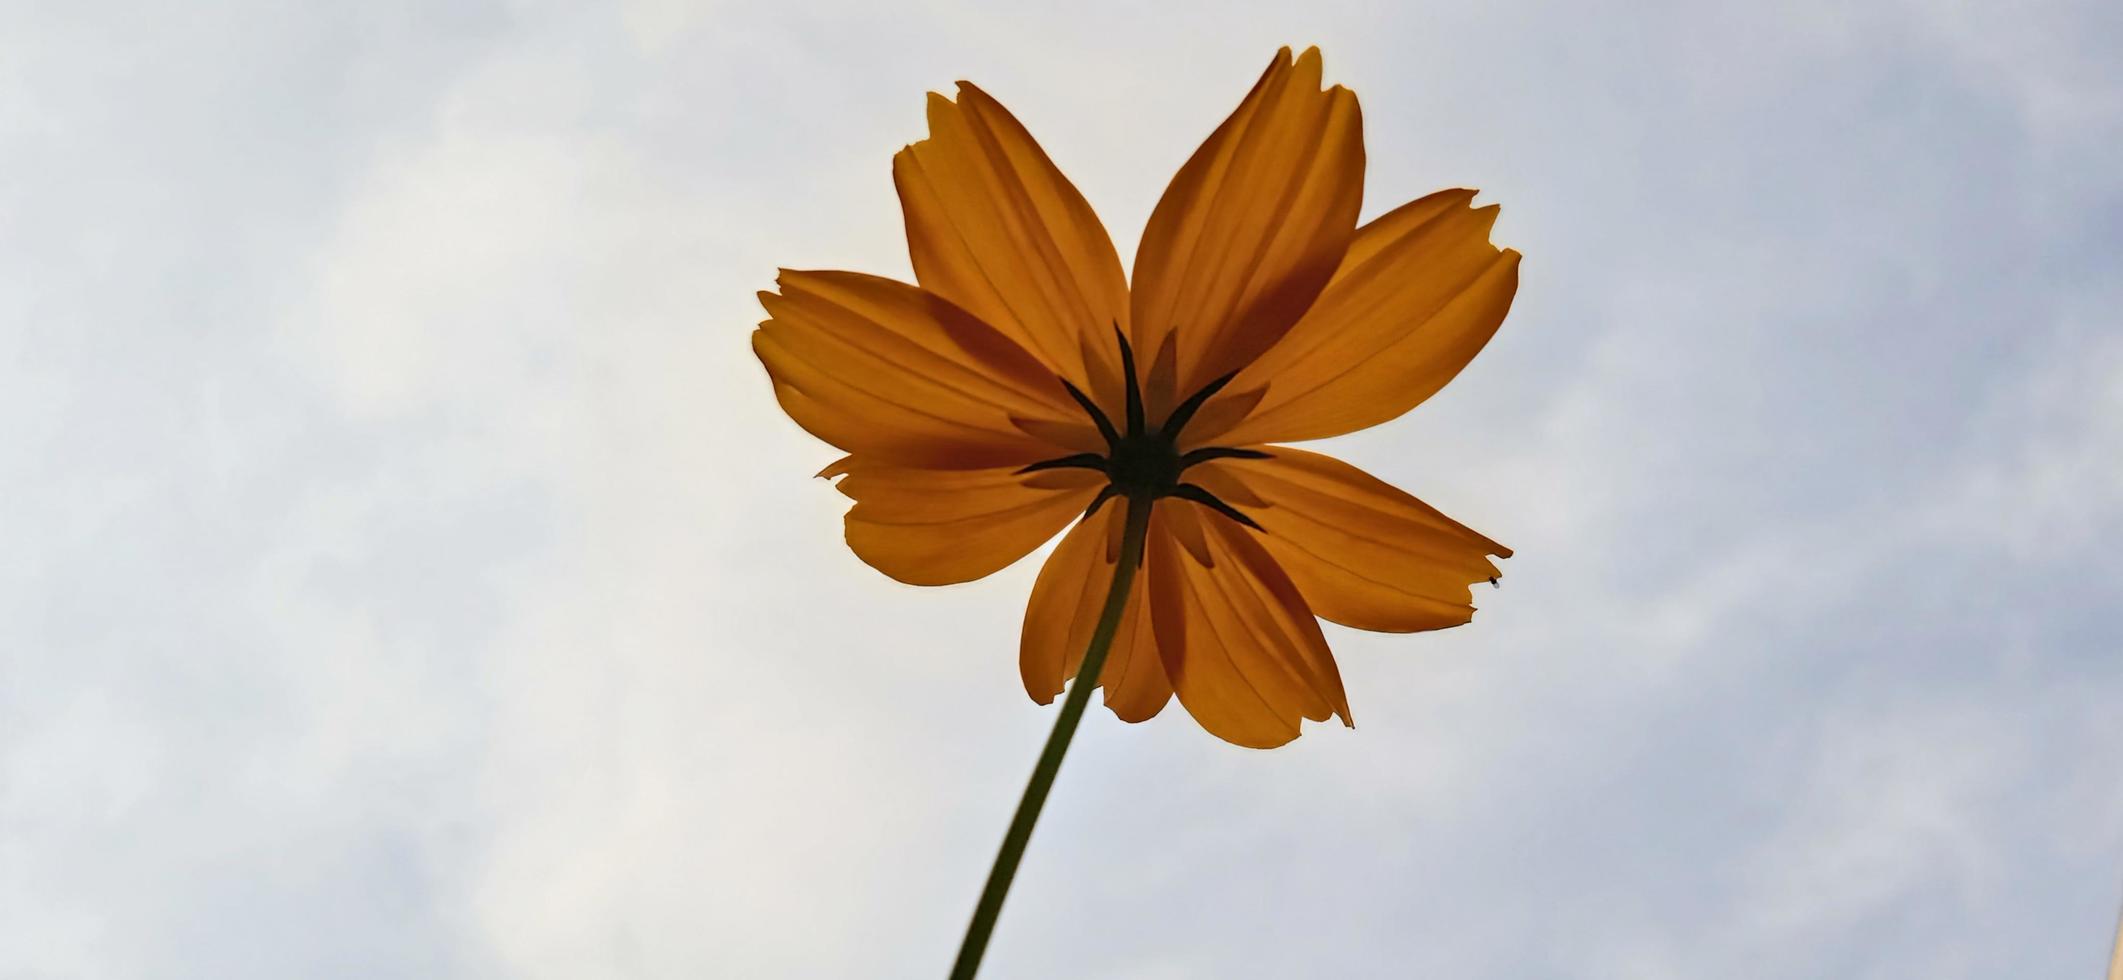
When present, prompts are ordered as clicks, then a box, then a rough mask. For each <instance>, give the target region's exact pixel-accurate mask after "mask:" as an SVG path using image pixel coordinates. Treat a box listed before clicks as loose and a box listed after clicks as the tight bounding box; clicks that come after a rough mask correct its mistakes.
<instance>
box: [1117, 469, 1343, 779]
mask: <svg viewBox="0 0 2123 980" xmlns="http://www.w3.org/2000/svg"><path fill="white" fill-rule="evenodd" d="M1165 506H1179V507H1195V506H1197V505H1195V504H1191V503H1177V502H1176V503H1172V504H1167V505H1165ZM1202 528H1203V531H1204V533H1205V537H1206V538H1207V540H1208V546H1209V551H1210V554H1211V555H1212V557H1213V558H1214V561H1215V564H1214V567H1211V566H1209V565H1205V564H1203V563H1201V562H1199V561H1197V560H1195V558H1194V556H1192V555H1191V554H1189V553H1188V552H1187V549H1186V548H1185V547H1183V546H1182V545H1181V544H1180V542H1179V541H1178V539H1177V538H1175V537H1174V536H1173V535H1170V534H1158V535H1153V536H1152V537H1151V539H1150V544H1151V550H1150V564H1149V568H1148V572H1149V579H1150V610H1151V626H1152V629H1153V631H1154V632H1155V633H1156V636H1157V649H1158V653H1159V655H1160V656H1161V657H1162V658H1163V661H1164V666H1165V675H1166V676H1167V677H1168V678H1169V679H1170V680H1171V682H1172V688H1173V690H1174V692H1176V693H1177V694H1178V695H1179V703H1180V704H1181V705H1182V706H1184V707H1185V708H1186V709H1187V713H1188V714H1191V715H1193V716H1194V719H1195V720H1196V721H1197V722H1200V723H1201V726H1202V727H1203V728H1205V729H1207V730H1208V731H1209V733H1210V734H1213V735H1215V736H1217V737H1218V738H1221V739H1224V740H1225V741H1228V742H1232V743H1234V744H1237V745H1243V746H1247V747H1250V748H1273V747H1275V746H1277V745H1281V744H1283V743H1285V742H1288V741H1290V740H1291V739H1293V738H1296V737H1297V736H1298V724H1299V719H1301V718H1309V719H1312V720H1314V721H1324V720H1326V719H1327V718H1328V717H1330V716H1333V715H1340V716H1341V717H1342V719H1343V721H1344V722H1345V723H1346V722H1347V721H1348V718H1349V708H1348V700H1347V697H1346V695H1345V694H1344V693H1343V690H1342V682H1341V676H1340V674H1339V672H1338V671H1336V669H1335V666H1334V658H1333V656H1332V655H1331V654H1329V653H1328V651H1327V642H1326V639H1325V637H1323V636H1322V635H1321V634H1320V629H1319V623H1318V622H1317V621H1315V620H1314V619H1313V617H1312V612H1311V610H1309V609H1308V608H1306V606H1305V600H1304V598H1303V597H1302V596H1301V595H1300V594H1299V592H1298V589H1297V588H1296V586H1295V585H1293V584H1292V582H1291V581H1290V579H1289V577H1288V576H1286V575H1284V574H1283V571H1282V570H1281V569H1280V568H1278V567H1277V566H1276V563H1275V561H1274V559H1273V558H1271V557H1270V556H1269V554H1268V553H1267V552H1266V551H1265V550H1263V549H1262V548H1261V545H1260V544H1259V543H1258V542H1257V541H1256V540H1255V539H1254V537H1253V532H1251V531H1248V530H1246V529H1245V528H1242V527H1239V526H1238V525H1237V524H1235V523H1233V522H1232V521H1230V520H1227V519H1225V518H1223V517H1221V516H1219V515H1214V514H1210V515H1207V516H1205V517H1204V518H1203V521H1202Z"/></svg>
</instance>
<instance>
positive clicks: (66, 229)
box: [0, 0, 2123, 980]
mask: <svg viewBox="0 0 2123 980" xmlns="http://www.w3.org/2000/svg"><path fill="white" fill-rule="evenodd" d="M1069 6H1070V7H1072V8H1073V9H1070V10H1068V11H1067V12H1063V11H1062V10H1061V9H1060V7H1061V5H1057V9H1056V10H1053V11H1044V12H1033V11H1014V12H1012V11H1005V10H1004V9H1002V8H999V7H997V6H996V5H993V4H977V3H972V2H958V3H948V2H938V3H923V4H916V5H910V6H893V7H880V6H877V5H871V4H860V3H852V2H844V3H837V4H834V5H831V6H819V7H811V8H808V9H806V8H802V7H799V6H798V5H768V4H759V3H721V2H716V0H709V2H707V3H705V4H702V3H685V2H681V0H640V2H634V3H628V4H622V5H619V6H613V7H591V6H589V5H580V4H566V3H520V4H516V3H485V2H455V0H451V2H442V3H436V2H429V0H417V2H413V0H385V2H380V3H374V4H359V5H333V6H320V5H300V4H297V5H289V4H269V3H258V4H250V5H246V4H241V3H208V4H203V5H192V4H158V3H139V4H127V3H96V2H91V3H76V4H62V3H39V2H37V0H29V2H28V3H27V4H24V3H21V2H9V3H4V4H0V978H6V980H29V978H40V980H41V978H75V977H80V978H135V977H140V978H145V977H158V978H159V977H214V978H226V977H261V978H280V977H467V978H503V977H508V978H514V977H525V978H547V977H550V978H581V977H703V976H707V977H746V978H749V977H780V976H787V977H829V978H831V977H869V976H878V977H902V976H904V977H926V976H937V975H941V973H942V972H943V969H944V967H945V965H946V964H947V963H948V961H949V959H950V956H951V953H952V951H953V950H954V949H955V947H956V944H957V941H958V938H959V935H960V932H961V930H962V928H963V925H964V920H965V917H966V915H967V913H968V912H969V911H970V909H971V906H972V902H973V899H974V897H975V894H976V891H977V889H978V886H979V883H980V879H981V877H982V875H983V874H984V873H985V871H986V869H987V866H988V862H989V860H990V858H991V857H992V855H993V849H994V845H995V842H996V841H997V840H998V838H999V836H1000V834H1001V832H1002V828H1003V826H1004V823H1005V822H1006V820H1007V819H1008V816H1009V812H1010V809H1011V808H1012V806H1013V805H1014V804H1015V801H1016V797H1017V793H1018V791H1019V789H1020V788H1021V786H1022V782H1023V779H1024V776H1025V774H1026V772H1027V771H1028V770H1029V767H1030V765H1031V762H1032V759H1033V757H1034V755H1035V753H1036V751H1037V749H1038V745H1039V743H1040V741H1041V739H1042V738H1043V737H1044V736H1045V732H1046V729H1047V727H1048V726H1049V724H1050V723H1051V721H1052V715H1053V709H1052V708H1045V709H1043V708H1039V707H1037V706H1035V705H1033V704H1031V703H1030V702H1029V701H1027V700H1026V698H1025V696H1024V694H1023V692H1022V689H1021V687H1020V685H1019V682H1018V678H1017V665H1016V652H1015V650H1016V642H1017V631H1018V623H1019V618H1020V616H1021V615H1022V611H1023V604H1024V600H1025V597H1026V595H1027V593H1028V591H1029V589H1030V586H1031V582H1032V577H1033V574H1034V572H1035V570H1036V567H1037V563H1036V560H1027V561H1025V562H1022V563H1020V564H1018V565H1016V566H1014V567H1012V568H1010V569H1008V570H1007V571H1005V572H1003V573H1001V574H999V575H996V576H994V577H993V578H991V579H988V580H984V581H982V582H979V583H975V584H972V585H967V586H959V587H953V588H947V589H926V590H924V589H914V588H910V587H905V586H901V585H898V584H896V583H893V582H891V581H889V580H887V579H885V578H884V577H883V576H881V575H879V574H877V573H875V572H873V571H871V570H870V569H869V568H867V567H866V566H864V565H862V564H861V563H860V562H859V561H857V560H856V559H855V558H854V557H853V556H852V555H851V554H850V553H848V551H847V550H846V548H845V547H844V545H843V544H842V543H841V541H840V530H839V516H840V513H841V511H842V509H843V507H844V505H845V501H844V500H843V499H842V498H841V497H840V496H839V495H838V494H835V493H834V492H832V490H831V489H830V488H829V487H828V486H827V485H826V484H825V483H823V482H821V481H817V480H813V479H811V478H810V476H809V475H810V474H811V473H813V472H814V471H816V470H817V469H818V468H819V467H820V466H821V465H823V464H824V463H826V462H828V461H830V460H831V459H833V458H834V457H835V455H836V454H835V453H834V451H833V450H831V449H830V448H828V447H826V446H824V445H822V444H820V443H818V442H816V441H814V440H812V439H811V438H809V437H808V436H806V435H805V434H804V433H803V432H801V431H800V430H799V429H797V428H796V426H795V425H794V424H792V423H791V422H789V421H788V420H787V419H786V418H785V417H784V416H782V415H781V413H780V412H779V410H778V409H777V408H776V407H775V405H774V402H773V399H772V397H771V394H770V391H769V388H768V385H767V383H766V379H765V376H764V373H763V371H762V370H761V369H760V367H759V366H758V364H757V362H756V361H755V360H754V359H753V358H752V356H751V354H750V351H749V349H748V335H749V333H750V331H751V329H752V327H753V324H754V323H755V322H757V321H758V320H759V319H760V316H761V313H760V311H759V309H758V307H757V305H756V302H755V300H754V299H753V292H754V291H755V290H757V289H760V288H763V287H765V286H767V285H769V284H770V283H771V281H772V279H773V276H774V270H775V269H776V267H777V266H791V267H799V268H801V267H838V268H852V269H859V270H866V271H872V272H879V273H884V274H889V275H899V276H905V275H907V274H908V272H909V270H908V261H907V258H906V255H905V251H904V240H903V238H902V232H901V228H900V224H899V215H898V205H897V201H896V199H895V198H894V196H893V192H892V186H891V181H890V176H889V159H890V156H891V154H892V152H893V151H895V150H897V149H898V148H899V147H900V146H902V145H903V144H905V143H908V142H911V141H913V140H915V139H918V138H920V137H921V136H922V135H923V132H924V126H923V120H922V94H923V93H924V92H925V91H927V90H931V89H942V90H946V91H948V90H949V87H950V85H951V84H952V82H953V81H955V80H957V79H959V78H968V79H973V80H975V81H977V82H978V83H979V84H981V85H982V86H983V87H984V88H986V89H987V90H988V91H989V92H991V93H993V94H994V95H995V96H996V97H997V98H999V99H1001V100H1002V101H1003V102H1004V103H1005V104H1006V105H1008V106H1010V107H1011V108H1012V109H1013V110H1014V111H1015V112H1016V113H1017V114H1018V116H1019V117H1020V118H1021V119H1023V120H1024V122H1025V123H1026V125H1027V126H1028V127H1029V128H1030V129H1031V130H1032V131H1033V133H1034V134H1035V135H1036V136H1038V137H1039V139H1040V140H1041V141H1042V142H1043V143H1044V145H1045V146H1046V147H1047V149H1048V151H1049V152H1050V153H1051V155H1052V156H1053V157H1054V158H1055V160H1056V161H1057V162H1058V163H1059V164H1060V165H1061V166H1062V167H1063V168H1064V169H1065V170H1066V171H1067V172H1068V173H1069V174H1070V175H1072V177H1074V179H1075V180H1076V182H1077V184H1078V185H1079V186H1080V187H1081V188H1082V189H1083V190H1084V192H1085V194H1086V196H1087V197H1089V198H1090V200H1091V201H1092V202H1093V203H1094V205H1095V206H1096V207H1097V208H1098V209H1099V211H1100V213H1101V215H1102V216H1103V218H1104V219H1105V222H1106V224H1107V226H1108V227H1109V228H1111V229H1112V230H1113V231H1114V233H1115V237H1116V239H1117V240H1118V243H1119V247H1120V249H1121V253H1122V256H1123V259H1124V260H1125V259H1126V258H1127V257H1128V256H1130V255H1132V253H1133V246H1134V240H1135V236H1136V234H1137V232H1138V231H1139V230H1140V229H1141V227H1142V224H1143V222H1144V220H1145V218H1146V217H1147V216H1148V214H1149V211H1150V208H1151V206H1152V204H1154V203H1155V201H1156V198H1157V195H1158V193H1159V192H1160V191H1161V190H1162V188H1163V186H1164V184H1165V182H1166V180H1167V179H1169V177H1170V175H1171V173H1172V171H1173V170H1174V169H1175V168H1176V167H1177V166H1178V164H1179V163H1180V162H1181V161H1182V160H1184V159H1185V158H1186V156H1187V154H1188V153H1190V152H1191V151H1192V149H1193V148H1194V146H1195V144H1196V143H1197V142H1198V141H1199V140H1200V139H1201V138H1202V137H1203V136H1204V135H1206V134H1207V132H1208V131H1209V129H1210V128H1211V127H1213V126H1214V125H1215V123H1216V122H1217V121H1218V120H1220V119H1221V118H1222V117H1223V115H1224V114H1225V113H1227V112H1228V111H1229V110H1230V109H1231V107H1232V106H1234V105H1235V104H1236V103H1237V100H1238V98H1239V96H1240V95H1241V94H1243V92H1244V91H1245V89H1246V87H1247V86H1248V85H1250V84H1251V82H1252V80H1253V79H1254V77H1255V76H1256V75H1257V74H1258V72H1259V71H1260V69H1261V68H1262V67H1263V66H1264V65H1265V64H1266V63H1267V59H1268V58H1269V57H1270V55H1271V54H1272V53H1273V52H1274V51H1275V49H1276V48H1277V47H1279V46H1281V45H1284V44H1296V45H1299V46H1302V45H1305V44H1318V45H1320V46H1321V47H1322V48H1323V49H1324V51H1325V53H1326V58H1327V71H1328V75H1329V77H1330V78H1331V79H1333V80H1336V81H1339V82H1342V83H1344V84H1347V85H1349V86H1351V87H1352V88H1354V89H1355V90H1356V91H1357V92H1358V93H1359V95H1360V96H1361V97H1362V99H1363V102H1364V106H1365V117H1366V124H1367V137H1368V142H1369V148H1370V167H1369V174H1368V186H1367V189H1366V204H1365V210H1366V214H1367V215H1368V214H1375V213H1377V212H1379V211H1382V210H1384V209H1386V208H1389V207H1391V206H1393V205H1395V204H1398V203H1400V202H1402V201H1404V200H1407V199H1409V198H1412V197H1415V196H1417V195H1420V194H1422V193H1425V192H1427V191H1430V190H1433V189H1436V188H1439V187H1445V186H1471V187H1479V188H1481V189H1482V191H1483V195H1484V198H1485V199H1487V200H1491V201H1496V202H1500V203H1502V204H1503V205H1504V212H1503V218H1502V221H1501V222H1500V224H1499V225H1498V228H1497V232H1496V240H1497V241H1498V242H1499V243H1501V244H1506V245H1510V246H1513V247H1515V248H1517V249H1519V250H1520V251H1522V252H1524V253H1525V256H1526V259H1525V265H1524V268H1523V273H1522V276H1523V284H1522V286H1521V290H1520V294H1519V299H1518V303H1517V306H1516V308H1515V309H1514V310H1513V312H1512V315H1511V318H1510V320H1509V321H1508V322H1507V323H1506V324H1505V326H1504V329H1503V330H1502V332H1501V333H1500V334H1499V335H1498V337H1497V339H1496V340H1495V342H1494V343H1492V344H1491V345H1490V346H1489V348H1488V350H1487V351H1485V352H1484V353H1483V354H1482V356H1481V357H1480V358H1478V359H1477V360H1476V361H1475V363H1474V364H1473V366H1472V367H1471V368H1470V369H1469V370H1468V371H1467V372H1466V373H1464V374H1462V375H1461V376H1460V378H1459V380H1458V381H1456V382H1455V383H1454V384H1453V385H1452V387H1451V388H1449V389H1447V390H1446V391H1445V393H1444V394H1442V395H1441V396H1439V397H1438V398H1436V399H1434V400H1433V401H1431V402H1430V403H1428V404H1426V405H1425V406H1423V407H1422V408H1420V409H1418V410H1417V411H1416V412H1414V413H1413V414H1411V415H1410V416H1409V417H1407V418H1405V419H1403V420H1401V421H1400V422H1397V423H1395V424H1392V425H1389V426H1387V427H1384V428H1382V429H1377V430H1373V431H1370V432H1366V433H1362V434H1360V435H1357V436H1352V437H1347V438H1344V439H1340V440H1336V441H1335V442H1333V443H1330V444H1328V445H1327V447H1326V448H1329V449H1331V450H1332V451H1334V452H1337V453H1340V454H1342V455H1345V456H1346V457H1348V458H1350V459H1352V460H1354V461H1356V462H1358V463H1359V464H1361V465H1364V466H1366V467H1367V468H1369V469H1371V470H1372V471H1373V472H1375V473H1378V474H1380V475H1381V476H1383V477H1385V478H1387V479H1389V480H1391V481H1393V482H1395V483H1397V484H1399V485H1401V486H1403V487H1406V488H1408V489H1410V490H1412V491H1413V492H1415V493H1417V494H1418V495H1420V496H1422V497H1424V498H1425V499H1426V500H1428V501H1429V502H1431V503H1433V504H1436V505H1437V506H1439V507H1441V508H1443V509H1445V510H1446V511H1447V512H1449V513H1451V514H1453V515H1455V516H1457V517H1459V518H1461V519H1463V520H1465V521H1467V522H1468V523H1469V524H1472V525H1473V526H1475V527H1477V528H1479V529H1481V530H1483V531H1484V532H1486V533H1488V534H1490V535H1492V536H1494V537H1496V538H1497V539H1499V540H1501V541H1504V542H1505V543H1507V544H1509V545H1511V546H1512V547H1514V548H1515V549H1517V553H1518V554H1517V557H1515V558H1513V559H1512V560H1511V561H1510V562H1509V563H1508V578H1507V580H1506V582H1505V585H1504V587H1503V588H1502V589H1501V590H1497V591H1493V592H1492V591H1489V590H1487V589H1484V590H1482V591H1481V592H1480V593H1478V596H1477V601H1478V602H1479V603H1480V604H1481V606H1482V613H1481V616H1480V617H1479V618H1478V620H1477V622H1476V623H1475V624H1474V625H1472V626H1470V627H1467V628H1464V629H1458V630H1452V631H1449V632H1446V633H1440V634H1428V635H1419V636H1413V637H1407V636H1381V635H1370V634H1360V633H1355V632H1351V631H1347V630H1341V629H1338V628H1335V627H1329V640H1330V642H1332V643H1333V644H1334V645H1335V648H1336V651H1337V653H1338V655H1339V657H1340V660H1341V663H1342V671H1343V674H1344V676H1345V678H1346V679H1347V681H1348V688H1349V692H1350V699H1351V701H1352V703H1353V707H1354V713H1355V715H1356V717H1357V719H1358V721H1359V722H1360V727H1358V728H1356V729H1355V730H1353V731H1346V730H1342V729H1341V728H1340V727H1339V726H1338V725H1337V726H1312V727H1310V728H1308V731H1307V735H1306V736H1305V737H1304V738H1301V739H1299V740H1298V741H1297V742H1295V743H1293V744H1292V745H1290V746H1288V747H1286V748H1283V749H1278V750H1275V751H1272V752H1266V753H1263V752H1254V751H1248V750H1243V749H1237V748H1234V747H1231V746H1229V745H1226V744H1224V743H1222V742H1219V741H1217V740H1216V739H1214V738H1212V737H1210V736H1208V735H1206V734H1204V733H1203V732H1202V731H1201V730H1200V729H1199V728H1198V727H1197V726H1195V725H1194V724H1193V723H1192V722H1191V721H1189V720H1188V718H1187V717H1186V715H1185V714H1184V713H1183V712H1182V711H1180V710H1177V709H1176V708H1174V709H1169V710H1167V711H1166V712H1165V713H1164V714H1163V715H1161V716H1160V717H1158V718H1157V719H1155V720H1153V721H1151V722H1149V723H1147V724H1143V725H1138V726H1127V725H1122V724H1120V723H1118V722H1116V721H1115V720H1114V719H1113V718H1112V716H1111V715H1109V714H1106V713H1105V712H1103V711H1102V710H1095V711H1094V712H1093V713H1092V714H1091V715H1090V716H1089V717H1088V718H1087V721H1086V724H1085V727H1084V730H1083V732H1082V733H1081V735H1080V737H1079V739H1078V741H1077V748H1076V750H1075V752H1074V753H1072V755H1071V757H1070V759H1069V763H1068V765H1067V767H1066V768H1065V769H1064V771H1063V773H1062V779H1061V781H1060V784H1059V786H1058V787H1057V790H1056V793H1055V797H1054V800H1053V802H1052V803H1051V805H1050V806H1049V808H1048V810H1047V813H1046V817H1045V819H1044V821H1043V822H1042V824H1041V826H1040V828H1039V832H1038V834H1037V835H1036V837H1035V838H1034V841H1033V847H1032V851H1031V854H1030V857H1029V858H1028V860H1027V862H1026V864H1025V866H1024V869H1023V871H1022V873H1021V874H1020V876H1019V878H1018V886H1017V889H1016V890H1015V892H1014V894H1013V895H1012V897H1011V899H1010V903H1009V906H1008V908H1007V910H1006V913H1005V915H1004V917H1003V921H1002V925H1001V928H1000V930H999V931H998V933H997V936H996V940H995V943H994V945H993V947H992V948H991V951H990V955H989V967H988V970H987V972H986V973H985V974H984V975H985V976H991V977H997V978H1004V977H1025V978H1037V977H1066V976H1099V977H1117V978H1136V980H1153V978H1159V980H1162V978H1190V977H1233V978H1251V977H1311V976H1341V977H1352V978H1368V977H1453V978H1542V977H1556V978H1578V977H1599V978H1652V980H1660V978H1698V977H1763V978H1785V977H1789V978H1812V977H1880V978H1887V977H1897V978H1899V977H1912V976H1923V977H1937V978H1959V977H1999V978H2006V977H2013V978H2018V977H2091V976H2096V975H2098V973H2099V972H2100V970H2101V969H2102V967H2103V965H2105V963H2106V962H2107V957H2108V952H2109V944H2110V942H2111V940H2112V937H2113V936H2114V934H2115V923H2116V918H2117V911H2118V905H2119V901H2123V601H2119V599H2118V596H2119V594H2123V556H2119V554H2118V552H2117V551H2116V549H2115V548H2114V546H2113V545H2114V542H2115V541H2117V540H2119V539H2123V451H2119V447H2123V314H2119V312H2118V311H2119V310H2123V274H2119V265H2123V262H2119V260H2123V180H2119V178H2118V177H2117V175H2118V174H2119V173H2123V69H2119V68H2118V67H2117V65H2118V63H2117V62H2116V61H2115V60H2114V54H2115V52H2116V51H2117V50H2118V49H2123V16H2119V14H2118V9H2119V8H2117V7H2116V6H2114V5H2113V4H2108V3H2103V2H2099V0H2083V2H2077V3H2074V2H2051V0H2033V2H2028V3H2014V4H2005V3H1996V4H1983V3H1956V2H1948V0H1939V2H1921V0H1908V2H1871V3H1861V4H1847V3H1831V2H1818V3H1797V4H1782V3H1778V4H1768V3H1733V4H1723V5H1715V4H1711V5H1706V4H1696V3H1671V4H1667V3H1651V4H1612V5H1604V6H1586V5H1573V6H1571V7H1568V8H1558V9H1540V8H1535V7H1530V6H1525V5H1520V4H1513V3H1496V4H1400V3H1391V4H1389V3H1378V4H1349V3H1324V2H1321V3H1309V4H1295V3H1290V4H1275V5H1245V6H1232V5H1213V6H1212V5H1199V6H1190V5H1186V4H1159V5H1150V6H1153V7H1155V8H1156V10H1155V12H1145V11H1144V10H1143V9H1141V8H1142V7H1144V6H1145V5H1142V4H1109V3H1102V2H1093V3H1086V4H1077V5H1069Z"/></svg>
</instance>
